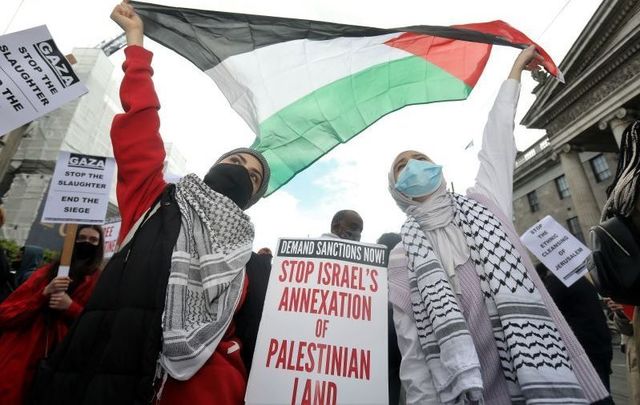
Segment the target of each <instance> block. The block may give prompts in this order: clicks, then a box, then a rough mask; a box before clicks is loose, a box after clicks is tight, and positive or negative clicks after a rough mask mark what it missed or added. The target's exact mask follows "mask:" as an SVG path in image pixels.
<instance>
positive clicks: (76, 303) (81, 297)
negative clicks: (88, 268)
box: [63, 270, 100, 321]
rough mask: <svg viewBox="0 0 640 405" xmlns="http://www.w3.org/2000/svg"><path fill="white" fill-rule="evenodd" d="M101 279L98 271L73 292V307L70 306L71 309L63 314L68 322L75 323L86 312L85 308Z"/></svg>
mask: <svg viewBox="0 0 640 405" xmlns="http://www.w3.org/2000/svg"><path fill="white" fill-rule="evenodd" d="M99 277H100V270H98V271H96V272H95V273H93V274H92V275H91V276H88V277H87V278H86V279H85V280H84V281H83V282H82V284H81V285H79V286H78V288H76V290H75V291H74V292H73V295H72V296H71V305H69V308H67V309H66V311H64V312H63V315H64V316H65V318H66V319H67V320H68V321H73V320H75V319H76V318H77V317H78V316H80V314H81V313H82V311H83V310H84V306H85V305H87V301H89V297H91V294H92V293H93V289H94V287H95V286H96V283H97V282H98V278H99Z"/></svg>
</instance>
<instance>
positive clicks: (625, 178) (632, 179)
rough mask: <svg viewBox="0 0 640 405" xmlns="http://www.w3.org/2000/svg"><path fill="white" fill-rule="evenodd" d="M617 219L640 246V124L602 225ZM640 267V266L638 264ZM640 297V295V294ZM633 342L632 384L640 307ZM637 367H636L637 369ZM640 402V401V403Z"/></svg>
mask: <svg viewBox="0 0 640 405" xmlns="http://www.w3.org/2000/svg"><path fill="white" fill-rule="evenodd" d="M614 216H617V217H619V218H621V219H622V221H623V222H624V223H625V225H627V227H628V228H629V230H630V231H631V233H632V234H633V237H634V238H635V241H636V244H637V245H640V120H637V121H635V122H633V123H632V124H631V125H629V126H628V127H627V128H626V129H625V130H624V132H623V134H622V139H621V141H620V152H619V153H618V166H617V167H616V174H615V176H614V178H613V182H612V183H611V185H610V186H609V187H608V188H607V201H606V203H605V204H604V207H603V209H602V218H601V221H605V220H607V219H609V218H612V217H614ZM638 265H639V266H640V263H638ZM637 294H638V295H640V291H638V292H637ZM632 325H633V338H632V339H630V340H629V341H628V343H629V344H630V345H634V346H635V347H634V348H632V349H631V351H630V352H629V353H628V355H634V354H635V359H629V360H630V361H631V364H632V369H634V370H635V376H634V377H633V378H632V381H637V380H639V379H640V367H638V358H637V356H638V354H639V353H640V338H638V336H640V307H635V310H634V313H633V319H632ZM633 366H635V367H633ZM639 402H640V400H639Z"/></svg>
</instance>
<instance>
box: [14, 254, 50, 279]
mask: <svg viewBox="0 0 640 405" xmlns="http://www.w3.org/2000/svg"><path fill="white" fill-rule="evenodd" d="M21 251H22V255H21V259H20V267H19V268H18V270H17V271H16V275H15V284H16V287H17V286H19V285H20V284H22V283H24V282H25V281H27V279H28V278H29V277H31V274H33V272H34V271H35V270H36V269H37V268H39V267H40V266H42V261H43V259H44V249H42V248H41V247H40V246H33V245H25V246H24V247H23V248H22V249H21Z"/></svg>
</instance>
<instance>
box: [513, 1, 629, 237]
mask: <svg viewBox="0 0 640 405" xmlns="http://www.w3.org/2000/svg"><path fill="white" fill-rule="evenodd" d="M560 70H562V72H563V73H564V76H565V83H560V82H559V81H557V80H555V79H554V78H552V77H545V78H542V79H541V82H540V84H539V85H538V86H536V88H535V89H534V90H533V92H534V94H535V95H536V101H535V102H534V103H533V105H532V106H531V108H530V109H529V111H528V112H527V114H526V115H525V116H524V118H523V119H522V122H521V123H522V124H523V125H525V126H527V127H528V128H536V129H543V130H545V131H546V135H545V137H544V138H543V139H541V140H540V141H539V142H537V143H536V144H535V145H533V146H532V147H530V148H529V149H527V150H525V151H523V152H521V153H520V154H519V157H518V159H517V161H516V170H515V175H514V197H513V198H514V216H515V218H514V219H515V223H516V226H517V228H518V231H520V232H523V231H524V230H526V229H527V228H528V227H529V226H531V225H533V224H534V223H535V222H536V221H537V220H539V219H541V218H542V217H544V216H546V215H552V216H553V217H554V218H555V219H556V220H557V221H558V222H560V223H561V224H563V225H565V226H566V227H567V229H569V230H570V231H571V232H572V233H574V234H576V235H578V236H579V237H582V238H586V237H587V235H588V232H589V229H590V228H591V227H592V226H594V225H596V224H597V223H598V222H599V219H600V212H601V209H602V206H603V204H604V202H605V201H606V188H607V186H608V185H609V184H610V183H611V181H612V180H613V176H614V174H615V171H616V165H617V160H616V159H617V151H618V146H619V143H620V139H621V137H622V133H623V132H624V129H625V128H626V127H627V126H628V125H629V124H630V123H631V122H633V120H634V119H637V118H640V115H639V114H638V111H640V1H637V0H604V1H603V2H602V4H601V5H600V7H599V8H598V10H597V11H596V12H595V14H594V15H593V16H592V18H591V19H590V21H589V22H588V23H587V25H586V26H585V28H584V29H583V31H582V33H581V34H580V36H579V37H578V39H577V40H576V42H575V43H574V44H573V46H572V47H571V49H570V50H569V52H568V53H567V55H566V57H565V58H564V60H563V61H562V63H561V64H560ZM536 202H537V207H536V206H535V205H536Z"/></svg>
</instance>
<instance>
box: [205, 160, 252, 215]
mask: <svg viewBox="0 0 640 405" xmlns="http://www.w3.org/2000/svg"><path fill="white" fill-rule="evenodd" d="M204 183H205V184H206V185H207V186H209V187H211V189H212V190H213V191H216V192H218V193H220V194H222V195H224V196H226V197H228V198H229V199H230V200H231V201H233V202H234V203H236V205H237V206H238V207H240V208H241V209H244V207H246V206H247V203H248V202H249V199H250V198H251V193H252V192H253V184H251V178H250V177H249V171H248V170H247V169H246V168H245V167H244V166H242V165H236V164H232V163H218V164H217V165H215V166H213V167H212V168H211V169H210V170H209V173H207V175H206V176H204Z"/></svg>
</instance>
